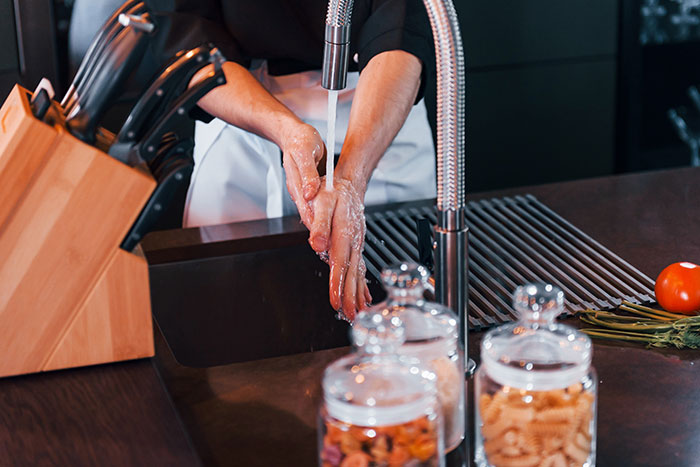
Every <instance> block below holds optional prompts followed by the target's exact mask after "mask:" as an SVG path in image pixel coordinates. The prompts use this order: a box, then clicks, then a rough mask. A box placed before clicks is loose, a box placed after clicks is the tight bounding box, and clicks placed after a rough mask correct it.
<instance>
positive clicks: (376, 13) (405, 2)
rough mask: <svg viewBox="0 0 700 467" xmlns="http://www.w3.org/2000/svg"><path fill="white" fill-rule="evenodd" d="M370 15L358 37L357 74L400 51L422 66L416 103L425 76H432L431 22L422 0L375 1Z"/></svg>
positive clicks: (422, 91)
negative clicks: (380, 56)
mask: <svg viewBox="0 0 700 467" xmlns="http://www.w3.org/2000/svg"><path fill="white" fill-rule="evenodd" d="M371 3H372V5H371V13H370V16H369V17H368V18H367V21H366V22H365V24H364V25H362V28H361V30H360V33H359V39H358V45H357V54H358V66H359V69H360V71H362V70H363V69H364V67H365V66H367V63H369V61H370V60H371V59H372V57H374V56H375V55H378V54H380V53H382V52H386V51H389V50H403V51H406V52H408V53H410V54H412V55H414V56H416V57H417V58H418V59H419V60H420V61H421V62H422V63H423V71H422V74H421V82H420V88H419V90H418V96H417V97H416V102H418V101H419V100H420V99H421V98H422V97H423V94H424V92H425V83H426V81H427V78H428V76H433V75H434V73H435V49H434V46H433V34H432V30H431V28H430V20H429V19H428V14H427V12H426V9H425V6H424V5H423V2H422V0H374V1H372V2H371Z"/></svg>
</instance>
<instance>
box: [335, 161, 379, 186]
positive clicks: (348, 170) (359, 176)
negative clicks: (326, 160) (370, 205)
mask: <svg viewBox="0 0 700 467" xmlns="http://www.w3.org/2000/svg"><path fill="white" fill-rule="evenodd" d="M334 176H335V177H337V178H341V179H343V180H347V181H348V182H350V184H351V185H352V186H353V188H354V189H355V190H356V191H357V192H358V193H359V194H361V195H364V194H365V192H366V191H367V184H368V183H369V178H370V176H371V172H370V173H369V174H367V173H366V172H365V170H362V168H355V167H351V166H350V165H348V164H343V159H342V157H341V159H340V161H338V165H337V166H336V168H335V173H334Z"/></svg>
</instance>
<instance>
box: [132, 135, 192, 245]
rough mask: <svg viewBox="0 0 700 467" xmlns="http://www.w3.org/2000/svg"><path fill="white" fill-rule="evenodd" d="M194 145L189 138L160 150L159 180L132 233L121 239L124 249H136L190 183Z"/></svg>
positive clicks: (156, 170) (157, 172)
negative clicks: (180, 190) (176, 196)
mask: <svg viewBox="0 0 700 467" xmlns="http://www.w3.org/2000/svg"><path fill="white" fill-rule="evenodd" d="M192 147H193V142H192V139H191V138H187V139H185V140H182V141H179V142H177V143H175V144H173V145H170V146H169V147H167V148H161V150H160V151H159V156H160V157H159V159H160V160H161V165H160V166H159V167H156V168H155V170H154V172H153V175H154V177H155V178H156V181H157V182H158V184H157V185H156V188H155V190H153V193H152V194H151V197H150V198H149V199H148V202H147V203H146V205H145V206H144V208H143V209H142V210H141V213H140V214H139V216H138V217H137V218H136V221H135V222H134V224H133V225H132V226H131V229H129V233H127V235H126V237H124V240H123V241H122V243H121V248H122V249H123V250H126V251H131V250H133V249H134V247H135V246H136V245H137V244H138V242H140V241H141V239H142V238H143V237H144V236H145V235H146V234H147V233H148V232H150V231H151V229H152V228H153V226H154V225H155V223H156V222H157V221H158V219H159V218H160V216H161V215H162V214H163V212H164V211H165V210H166V208H167V207H168V205H169V204H170V203H171V202H172V200H173V198H174V196H175V194H176V193H177V192H178V191H179V189H180V188H182V187H183V186H184V185H186V184H188V183H189V180H190V177H191V176H192V170H193V168H194V161H193V160H192Z"/></svg>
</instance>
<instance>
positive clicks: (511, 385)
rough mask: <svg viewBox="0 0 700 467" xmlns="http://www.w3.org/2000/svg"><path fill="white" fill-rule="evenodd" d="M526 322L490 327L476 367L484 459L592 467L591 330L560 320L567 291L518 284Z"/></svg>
mask: <svg viewBox="0 0 700 467" xmlns="http://www.w3.org/2000/svg"><path fill="white" fill-rule="evenodd" d="M513 305H514V308H515V310H516V311H517V312H518V315H519V321H518V322H516V323H511V324H506V325H503V326H500V327H498V328H496V329H494V330H492V331H489V332H488V333H487V334H486V335H485V336H484V339H483V341H482V343H481V365H480V367H479V370H478V371H477V374H476V377H475V379H476V385H475V389H474V398H475V404H476V416H475V425H476V426H475V432H476V441H475V442H476V453H475V457H476V463H477V465H478V466H495V467H499V466H509V465H528V466H529V465H532V466H536V465H546V466H559V465H561V466H570V465H577V466H592V465H595V454H596V403H597V379H596V374H595V370H594V369H593V367H591V356H592V352H593V347H592V344H591V340H590V338H589V337H588V336H586V335H585V334H583V333H581V332H579V331H577V330H575V329H574V328H572V327H569V326H565V325H563V324H558V323H555V322H554V319H555V318H556V316H557V315H559V314H560V313H561V312H562V311H563V309H564V294H563V292H562V291H561V290H559V289H558V288H556V287H554V286H552V285H545V284H527V285H524V286H521V287H518V288H517V290H516V291H515V294H514V300H513Z"/></svg>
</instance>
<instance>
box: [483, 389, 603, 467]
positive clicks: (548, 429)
mask: <svg viewBox="0 0 700 467" xmlns="http://www.w3.org/2000/svg"><path fill="white" fill-rule="evenodd" d="M594 401H595V396H594V394H593V393H591V392H589V391H587V390H585V389H584V387H583V386H582V385H581V384H580V383H576V384H573V385H571V386H569V387H567V388H565V389H555V390H551V391H525V390H519V389H515V388H511V387H507V386H504V387H503V388H501V389H500V390H498V391H496V392H495V393H494V394H493V395H489V394H481V395H480V396H479V399H478V404H477V407H478V408H477V410H478V412H479V414H478V415H479V417H478V420H479V423H480V429H481V435H482V437H483V446H484V454H485V455H486V458H487V459H488V462H489V464H491V465H493V466H495V467H510V466H513V467H529V466H533V467H535V466H541V467H566V466H570V465H576V466H581V465H583V464H585V463H586V461H587V460H588V458H589V456H590V453H591V443H592V439H593V431H592V430H593V428H594V427H593V426H592V423H591V422H592V420H593V416H594V411H595V404H594Z"/></svg>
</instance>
